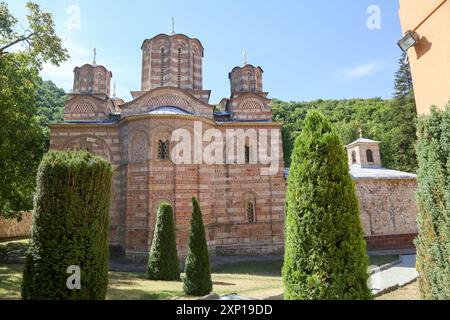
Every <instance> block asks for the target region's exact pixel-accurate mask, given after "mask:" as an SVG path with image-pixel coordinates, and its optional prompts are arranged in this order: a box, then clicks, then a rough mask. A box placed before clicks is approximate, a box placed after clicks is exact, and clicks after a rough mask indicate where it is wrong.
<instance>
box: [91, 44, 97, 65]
mask: <svg viewBox="0 0 450 320" xmlns="http://www.w3.org/2000/svg"><path fill="white" fill-rule="evenodd" d="M96 57H97V49H96V48H94V61H92V64H97V62H95V58H96Z"/></svg>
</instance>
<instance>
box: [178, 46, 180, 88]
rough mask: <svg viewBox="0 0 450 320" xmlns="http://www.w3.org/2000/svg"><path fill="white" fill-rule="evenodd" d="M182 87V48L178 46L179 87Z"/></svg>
mask: <svg viewBox="0 0 450 320" xmlns="http://www.w3.org/2000/svg"><path fill="white" fill-rule="evenodd" d="M179 87H181V48H178V88H179Z"/></svg>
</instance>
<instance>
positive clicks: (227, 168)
mask: <svg viewBox="0 0 450 320" xmlns="http://www.w3.org/2000/svg"><path fill="white" fill-rule="evenodd" d="M169 118H170V116H161V117H152V118H141V119H132V120H126V121H123V123H121V125H120V134H121V140H122V144H123V145H122V152H123V154H122V159H123V160H124V161H123V170H122V175H123V177H122V182H123V184H122V189H123V190H125V191H123V192H124V194H125V196H124V199H123V201H124V204H123V210H124V212H125V217H126V218H125V221H124V222H125V230H126V231H125V235H124V238H125V239H126V241H125V250H126V254H127V257H128V258H130V259H132V260H140V261H145V259H146V257H147V255H148V251H149V248H150V246H151V242H152V239H153V232H154V226H155V223H156V212H157V208H158V206H159V204H160V203H161V202H162V201H167V202H170V203H171V204H172V206H173V208H174V212H175V227H176V236H177V247H178V252H179V255H180V257H181V258H182V259H184V257H185V255H186V251H187V242H188V236H189V224H190V219H191V215H192V204H191V200H192V197H193V196H195V197H197V198H198V200H199V203H200V206H201V208H202V212H203V219H204V224H205V228H206V237H207V240H208V245H209V248H210V251H211V254H212V255H214V254H258V253H259V254H263V253H264V254H270V253H280V252H281V250H282V241H283V216H284V215H283V212H284V188H285V181H284V177H283V170H281V169H280V170H279V172H278V174H277V175H276V176H262V175H261V174H260V167H261V166H260V165H226V164H213V165H208V164H204V163H203V164H201V165H198V164H181V165H174V164H173V163H172V162H171V161H167V160H158V159H157V147H156V146H157V144H158V140H159V139H163V140H166V139H168V140H169V141H170V138H171V133H172V130H174V129H177V128H185V129H187V130H188V131H189V132H191V133H193V126H194V122H193V121H192V119H189V118H186V119H180V118H176V117H175V118H174V119H170V120H169ZM197 120H198V119H197ZM211 128H216V129H217V128H218V127H216V126H215V125H214V124H212V123H211V122H209V121H203V131H206V130H208V129H211ZM276 128H278V127H276ZM219 129H220V130H222V132H223V136H224V137H225V134H226V128H225V127H223V128H219ZM241 129H247V128H246V127H243V128H241ZM255 129H256V126H255ZM278 130H279V128H278ZM208 144H209V142H204V143H203V148H205V147H206V146H207V145H208ZM172 147H173V144H172V143H171V148H172ZM280 157H281V158H282V151H280ZM191 158H192V159H193V156H192V157H191ZM282 167H283V164H282V163H281V164H280V168H282ZM248 195H252V197H254V201H255V202H254V203H255V217H256V221H255V222H252V223H248V222H247V221H246V213H245V201H246V197H247V196H248Z"/></svg>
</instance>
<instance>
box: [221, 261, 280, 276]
mask: <svg viewBox="0 0 450 320" xmlns="http://www.w3.org/2000/svg"><path fill="white" fill-rule="evenodd" d="M282 266H283V261H248V262H239V263H233V264H226V265H222V266H218V267H215V268H214V269H213V272H214V273H216V274H247V275H253V276H269V277H281V268H282Z"/></svg>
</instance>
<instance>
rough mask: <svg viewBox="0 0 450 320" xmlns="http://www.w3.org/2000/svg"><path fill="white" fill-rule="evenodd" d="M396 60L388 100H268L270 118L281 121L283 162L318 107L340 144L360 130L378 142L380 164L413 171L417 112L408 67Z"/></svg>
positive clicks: (354, 138) (352, 137) (347, 142)
mask: <svg viewBox="0 0 450 320" xmlns="http://www.w3.org/2000/svg"><path fill="white" fill-rule="evenodd" d="M403 60H404V58H402V59H400V64H399V71H398V72H397V73H396V75H395V94H394V98H393V99H391V100H383V99H380V98H373V99H346V100H315V101H309V102H283V101H280V100H276V99H274V100H273V101H272V103H271V106H272V111H273V119H274V120H275V121H282V122H284V126H283V129H282V138H283V148H284V162H285V164H286V165H287V166H289V165H290V163H291V154H292V150H293V148H294V141H295V138H296V137H297V136H298V135H299V134H300V132H301V130H302V129H303V126H304V121H305V117H306V114H307V113H308V111H310V110H319V111H320V112H322V113H323V114H324V115H325V116H327V117H328V118H329V119H330V121H331V122H332V123H333V125H334V126H335V128H336V132H337V133H338V134H339V136H340V137H341V138H342V140H343V142H344V144H349V143H351V142H353V141H354V140H356V139H358V138H359V130H360V129H362V132H363V135H364V136H365V137H366V138H371V139H374V140H378V141H381V142H382V143H381V146H380V147H381V154H382V162H383V166H385V167H386V168H391V169H396V170H401V171H407V172H416V170H417V159H416V153H415V149H414V144H415V142H416V141H417V136H416V122H417V113H416V105H415V101H414V91H413V88H412V80H411V73H410V70H409V66H408V65H405V64H403Z"/></svg>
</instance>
